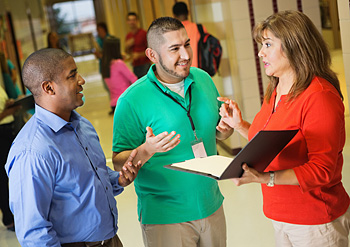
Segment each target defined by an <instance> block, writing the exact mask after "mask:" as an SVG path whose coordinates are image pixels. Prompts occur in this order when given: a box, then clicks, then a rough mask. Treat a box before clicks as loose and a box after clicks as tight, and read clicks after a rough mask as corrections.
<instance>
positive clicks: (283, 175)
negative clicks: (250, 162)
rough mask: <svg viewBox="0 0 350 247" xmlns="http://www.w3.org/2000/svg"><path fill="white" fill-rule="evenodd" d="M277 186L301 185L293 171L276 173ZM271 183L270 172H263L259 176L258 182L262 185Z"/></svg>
mask: <svg viewBox="0 0 350 247" xmlns="http://www.w3.org/2000/svg"><path fill="white" fill-rule="evenodd" d="M274 173H275V184H276V185H299V182H298V179H297V177H296V175H295V173H294V170H293V169H287V170H280V171H275V172H274ZM269 181H270V174H269V172H263V173H261V175H260V176H259V178H258V180H257V181H256V182H258V183H261V184H267V183H268V182H269Z"/></svg>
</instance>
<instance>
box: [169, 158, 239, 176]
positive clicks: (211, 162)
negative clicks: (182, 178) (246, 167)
mask: <svg viewBox="0 0 350 247" xmlns="http://www.w3.org/2000/svg"><path fill="white" fill-rule="evenodd" d="M232 160H233V159H232V158H228V157H225V156H220V155H213V156H209V157H205V158H196V159H192V160H187V161H184V162H180V163H174V164H172V165H171V166H173V167H179V168H182V169H186V170H191V171H196V172H202V173H206V174H211V175H214V176H216V177H220V176H221V174H222V173H223V172H224V171H225V170H226V168H227V167H228V166H229V165H230V163H231V162H232Z"/></svg>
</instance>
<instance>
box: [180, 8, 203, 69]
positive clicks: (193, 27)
mask: <svg viewBox="0 0 350 247" xmlns="http://www.w3.org/2000/svg"><path fill="white" fill-rule="evenodd" d="M173 15H174V17H175V18H176V19H179V20H180V21H181V22H182V24H183V25H184V26H185V29H186V32H187V34H188V37H189V38H190V42H191V47H192V50H193V61H192V66H193V67H197V68H198V41H199V39H200V37H201V34H200V33H199V31H198V27H197V24H196V23H194V22H191V21H189V20H188V8H187V4H186V3H184V2H176V3H175V4H174V6H173ZM203 31H204V32H205V33H206V32H207V29H206V28H205V27H204V26H203Z"/></svg>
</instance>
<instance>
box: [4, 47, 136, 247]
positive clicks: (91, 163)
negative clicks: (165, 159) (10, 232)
mask: <svg viewBox="0 0 350 247" xmlns="http://www.w3.org/2000/svg"><path fill="white" fill-rule="evenodd" d="M22 75H23V81H24V84H25V86H26V87H27V88H28V89H29V90H30V91H31V92H32V94H33V96H34V100H35V103H36V105H35V114H34V115H33V116H32V117H31V119H30V120H29V121H28V122H27V123H26V125H25V126H24V127H23V128H22V130H21V131H20V132H19V134H18V135H17V137H16V139H15V140H14V142H13V144H12V147H11V149H10V152H9V155H8V159H7V162H6V165H5V168H6V172H7V175H8V177H9V188H10V209H11V211H12V213H13V214H14V219H15V226H16V235H17V238H18V241H19V243H20V244H21V246H57V247H60V246H62V247H78V246H102V245H103V246H110V247H120V246H122V243H121V241H120V240H119V238H118V235H117V230H118V226H117V223H118V211H117V207H116V201H115V199H114V196H116V195H118V194H120V193H121V192H122V191H123V187H125V186H127V185H129V184H130V183H131V182H132V181H133V180H134V179H135V177H136V176H137V173H138V171H139V169H140V167H141V163H140V162H138V163H137V164H132V161H133V159H134V157H135V155H136V154H137V151H136V150H135V151H133V152H131V154H130V156H129V157H128V158H127V160H126V162H125V164H124V165H123V168H122V170H121V172H115V171H112V170H111V169H110V168H109V167H107V166H106V159H105V156H104V153H103V151H102V148H101V145H100V143H99V138H98V136H97V133H96V131H95V129H94V127H93V126H92V125H91V123H90V122H89V121H87V120H86V119H85V118H83V117H81V116H80V115H79V114H78V113H77V112H75V111H74V109H76V108H77V107H79V106H81V105H83V103H84V102H83V100H82V97H83V94H82V91H83V87H82V86H83V85H84V83H85V80H84V79H83V78H82V77H81V76H80V74H79V73H78V70H77V66H76V64H75V62H74V59H73V57H72V56H71V55H70V54H68V53H66V52H65V51H63V50H61V49H51V48H48V49H42V50H39V51H36V52H34V53H33V54H31V55H30V56H29V57H28V58H27V60H26V61H25V63H24V65H23V70H22Z"/></svg>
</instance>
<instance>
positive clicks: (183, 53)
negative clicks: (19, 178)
mask: <svg viewBox="0 0 350 247" xmlns="http://www.w3.org/2000/svg"><path fill="white" fill-rule="evenodd" d="M147 42H148V46H149V47H148V48H147V50H146V55H147V57H148V58H149V59H150V60H151V61H152V62H153V63H154V65H152V67H151V68H150V69H149V71H148V74H147V76H145V77H143V78H141V79H139V80H138V81H136V82H135V83H134V84H133V85H132V86H130V87H129V88H128V89H127V90H126V91H125V92H124V94H123V95H122V96H121V97H120V98H119V100H118V104H117V107H116V112H115V115H114V127H113V148H112V149H113V164H114V168H115V169H116V170H120V168H121V166H122V164H124V161H125V159H127V157H128V155H129V153H130V152H131V150H133V149H135V148H137V149H138V154H137V157H135V159H136V160H141V161H142V164H144V165H143V167H142V168H141V169H140V171H139V174H138V177H137V178H136V180H135V190H136V193H137V195H138V215H139V220H140V222H141V228H142V233H143V240H144V244H145V246H146V247H155V246H156V247H164V246H167V247H188V246H201V247H206V246H208V247H209V246H212V247H222V246H226V223H225V216H224V212H223V207H222V202H223V196H222V194H221V193H220V190H219V187H218V184H217V181H215V180H214V179H211V178H208V177H204V176H199V175H195V174H190V173H184V172H180V171H174V170H169V169H166V168H164V165H167V164H171V163H175V162H181V161H185V160H189V159H193V158H195V157H203V156H206V155H215V154H216V153H217V150H216V137H217V138H220V139H224V138H227V137H228V136H229V135H230V134H231V133H232V131H233V130H232V129H231V128H230V127H228V126H227V125H224V124H223V122H220V124H219V126H217V125H218V123H219V120H220V118H219V107H220V103H219V102H218V101H217V97H218V96H219V94H218V92H217V89H216V87H215V85H214V83H213V81H212V79H211V77H210V76H209V75H208V74H207V73H206V72H204V71H202V70H200V69H197V68H194V67H192V68H190V66H191V61H192V49H191V46H190V40H189V38H188V36H187V33H186V30H185V28H184V26H183V25H182V24H181V22H180V21H178V20H177V19H174V18H170V17H162V18H159V19H157V20H155V21H154V22H153V23H152V24H151V26H150V27H149V29H148V32H147ZM217 130H218V131H217ZM180 139H181V140H180ZM213 165H215V164H213Z"/></svg>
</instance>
